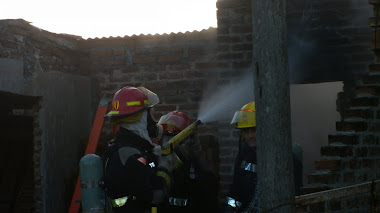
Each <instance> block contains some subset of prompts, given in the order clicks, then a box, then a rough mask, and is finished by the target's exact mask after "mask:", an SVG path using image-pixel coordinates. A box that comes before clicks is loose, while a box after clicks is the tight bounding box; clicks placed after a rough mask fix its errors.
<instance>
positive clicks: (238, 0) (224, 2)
mask: <svg viewBox="0 0 380 213" xmlns="http://www.w3.org/2000/svg"><path fill="white" fill-rule="evenodd" d="M247 5H250V1H247V0H234V1H231V0H219V1H217V2H216V7H217V8H218V9H219V8H234V7H245V6H247Z"/></svg>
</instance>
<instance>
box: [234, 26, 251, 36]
mask: <svg viewBox="0 0 380 213" xmlns="http://www.w3.org/2000/svg"><path fill="white" fill-rule="evenodd" d="M251 32H252V25H242V26H232V27H231V29H230V33H238V34H241V33H251Z"/></svg>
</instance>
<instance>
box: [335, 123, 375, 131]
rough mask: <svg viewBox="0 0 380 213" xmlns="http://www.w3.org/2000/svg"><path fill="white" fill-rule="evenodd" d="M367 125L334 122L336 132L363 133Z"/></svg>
mask: <svg viewBox="0 0 380 213" xmlns="http://www.w3.org/2000/svg"><path fill="white" fill-rule="evenodd" d="M367 128H368V124H367V123H365V122H340V121H339V122H336V130H337V131H365V130H367Z"/></svg>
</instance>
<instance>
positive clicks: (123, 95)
mask: <svg viewBox="0 0 380 213" xmlns="http://www.w3.org/2000/svg"><path fill="white" fill-rule="evenodd" d="M149 106H150V103H149V101H148V97H147V95H146V93H145V91H143V90H142V89H140V88H136V87H130V86H126V87H123V88H122V89H120V90H119V91H117V92H116V93H115V95H114V97H113V99H112V109H111V111H109V112H108V113H107V115H105V116H104V117H106V118H118V117H125V116H131V115H134V114H136V113H138V112H141V111H143V110H145V109H147V108H148V107H149Z"/></svg>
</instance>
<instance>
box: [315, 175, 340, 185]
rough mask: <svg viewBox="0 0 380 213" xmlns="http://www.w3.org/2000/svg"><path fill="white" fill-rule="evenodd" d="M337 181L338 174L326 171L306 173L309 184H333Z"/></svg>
mask: <svg viewBox="0 0 380 213" xmlns="http://www.w3.org/2000/svg"><path fill="white" fill-rule="evenodd" d="M338 181H339V174H335V173H327V174H312V175H308V183H309V184H317V183H323V184H335V183H337V182H338Z"/></svg>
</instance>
